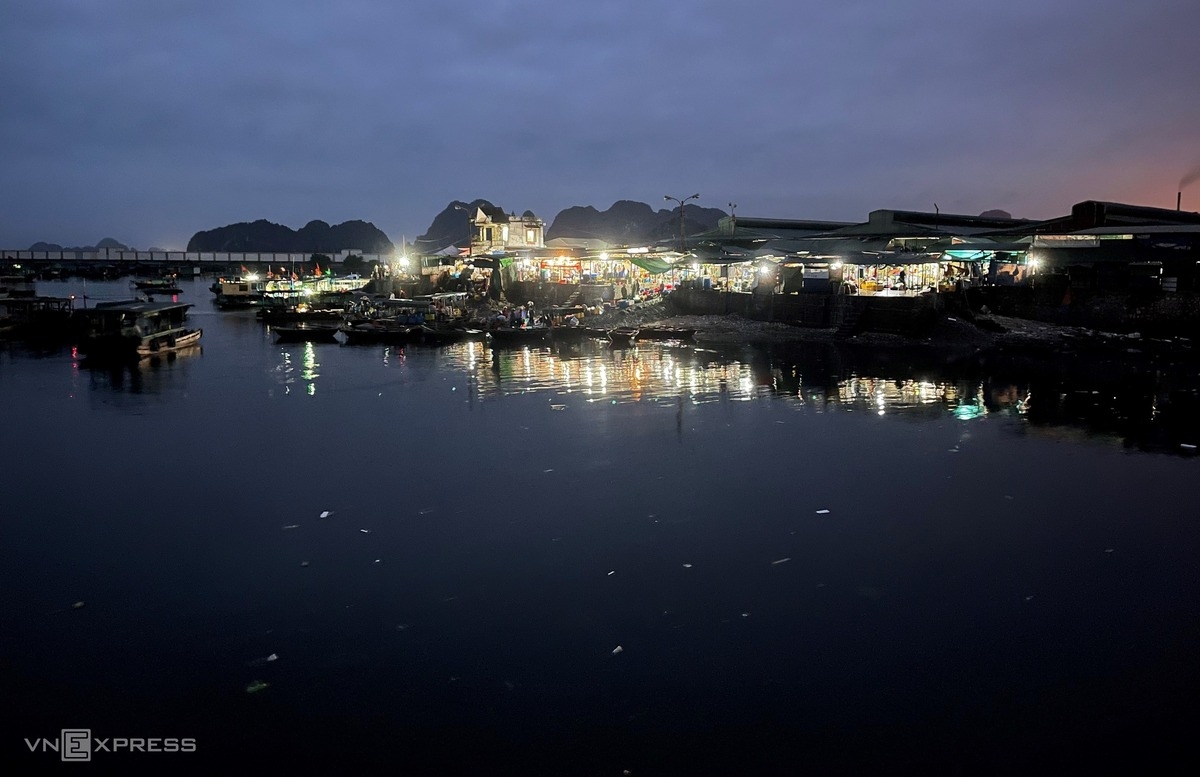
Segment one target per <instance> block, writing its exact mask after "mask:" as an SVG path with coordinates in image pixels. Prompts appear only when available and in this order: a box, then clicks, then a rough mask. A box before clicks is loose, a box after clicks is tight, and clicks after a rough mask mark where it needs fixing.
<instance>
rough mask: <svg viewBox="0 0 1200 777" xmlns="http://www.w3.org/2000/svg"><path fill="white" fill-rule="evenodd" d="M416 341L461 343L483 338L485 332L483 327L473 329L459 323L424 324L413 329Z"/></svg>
mask: <svg viewBox="0 0 1200 777" xmlns="http://www.w3.org/2000/svg"><path fill="white" fill-rule="evenodd" d="M413 337H414V339H415V341H416V342H420V343H424V344H425V345H445V344H447V343H460V342H462V341H464V340H482V339H483V338H484V337H485V333H484V331H483V330H482V329H473V328H469V327H466V326H461V325H459V324H446V323H442V324H422V325H421V326H419V327H417V328H416V330H414V331H413Z"/></svg>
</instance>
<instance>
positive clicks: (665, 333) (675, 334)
mask: <svg viewBox="0 0 1200 777" xmlns="http://www.w3.org/2000/svg"><path fill="white" fill-rule="evenodd" d="M694 334H696V330H695V329H685V328H683V327H677V326H644V327H642V328H641V329H639V330H638V333H637V339H638V340H690V339H692V335H694Z"/></svg>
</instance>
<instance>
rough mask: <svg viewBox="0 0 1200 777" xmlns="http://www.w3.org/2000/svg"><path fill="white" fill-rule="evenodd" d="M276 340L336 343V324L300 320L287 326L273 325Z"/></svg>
mask: <svg viewBox="0 0 1200 777" xmlns="http://www.w3.org/2000/svg"><path fill="white" fill-rule="evenodd" d="M271 331H272V332H274V333H275V340H276V342H280V343H336V342H337V333H338V331H339V327H338V325H337V324H320V323H309V322H300V323H297V324H291V325H287V326H273V327H271Z"/></svg>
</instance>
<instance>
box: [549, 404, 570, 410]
mask: <svg viewBox="0 0 1200 777" xmlns="http://www.w3.org/2000/svg"><path fill="white" fill-rule="evenodd" d="M550 409H551V410H566V409H567V406H566V405H551V406H550Z"/></svg>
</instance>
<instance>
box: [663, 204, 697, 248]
mask: <svg viewBox="0 0 1200 777" xmlns="http://www.w3.org/2000/svg"><path fill="white" fill-rule="evenodd" d="M663 199H664V200H670V201H671V202H678V203H679V253H681V254H684V253H687V243H686V242H685V240H684V237H683V204H684V203H685V202H687V201H688V200H698V199H700V195H699V194H698V193H697V194H693V195H692V196H691V197H684V198H683V199H682V200H681V199H679V198H678V197H672V196H670V195H669V194H664V195H663Z"/></svg>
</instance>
